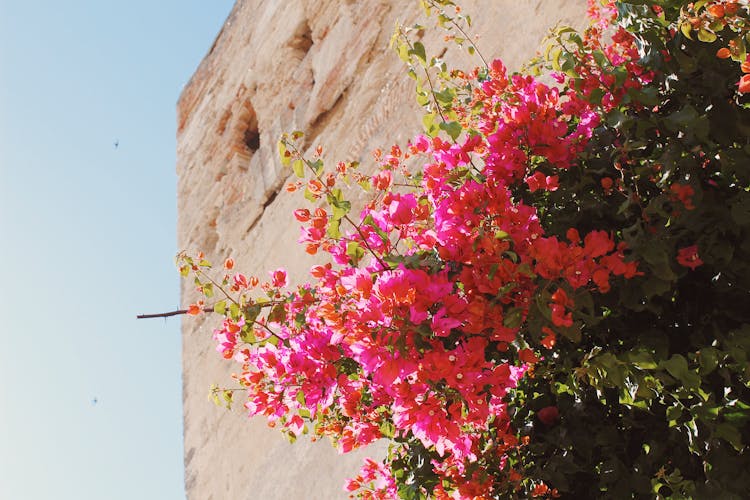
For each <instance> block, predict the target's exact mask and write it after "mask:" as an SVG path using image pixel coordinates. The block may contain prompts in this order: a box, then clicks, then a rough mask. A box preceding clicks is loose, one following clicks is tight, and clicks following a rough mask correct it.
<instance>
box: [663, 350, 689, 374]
mask: <svg viewBox="0 0 750 500" xmlns="http://www.w3.org/2000/svg"><path fill="white" fill-rule="evenodd" d="M661 366H662V367H663V368H664V369H666V370H667V372H669V374H670V375H672V376H673V377H674V378H676V379H678V380H682V379H683V378H685V376H686V375H687V373H688V364H687V360H686V359H685V358H684V357H683V356H682V355H680V354H675V355H673V356H672V357H671V358H669V359H668V360H666V361H662V362H661Z"/></svg>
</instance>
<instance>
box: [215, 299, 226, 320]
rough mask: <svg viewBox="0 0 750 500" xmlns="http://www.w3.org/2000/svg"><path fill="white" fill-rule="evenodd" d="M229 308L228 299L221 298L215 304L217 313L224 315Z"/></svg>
mask: <svg viewBox="0 0 750 500" xmlns="http://www.w3.org/2000/svg"><path fill="white" fill-rule="evenodd" d="M226 310H227V301H226V300H220V301H219V302H217V303H216V304H214V312H215V313H217V314H221V315H222V316H223V315H224V313H225V312H226Z"/></svg>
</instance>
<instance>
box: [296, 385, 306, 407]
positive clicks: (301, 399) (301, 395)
mask: <svg viewBox="0 0 750 500" xmlns="http://www.w3.org/2000/svg"><path fill="white" fill-rule="evenodd" d="M294 399H296V400H297V402H298V403H299V404H301V405H302V406H304V405H305V404H306V403H305V393H304V392H303V391H302V389H300V390H299V391H297V396H296V397H295V398H294Z"/></svg>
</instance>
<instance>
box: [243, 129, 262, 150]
mask: <svg viewBox="0 0 750 500" xmlns="http://www.w3.org/2000/svg"><path fill="white" fill-rule="evenodd" d="M243 142H244V144H245V147H247V149H248V150H249V151H250V152H251V153H252V152H255V151H257V150H258V149H259V148H260V133H259V132H258V127H251V126H249V127H247V130H245V139H244V141H243Z"/></svg>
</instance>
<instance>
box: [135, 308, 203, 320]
mask: <svg viewBox="0 0 750 500" xmlns="http://www.w3.org/2000/svg"><path fill="white" fill-rule="evenodd" d="M187 312H188V310H187V309H178V310H176V311H169V312H165V313H156V314H139V315H138V316H136V319H151V318H168V317H170V316H179V315H180V314H187ZM203 312H207V313H208V312H214V308H213V307H204V308H203Z"/></svg>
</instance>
